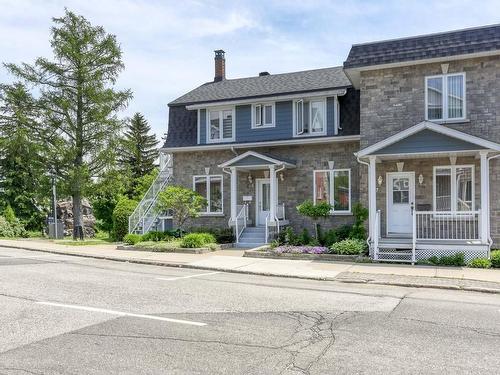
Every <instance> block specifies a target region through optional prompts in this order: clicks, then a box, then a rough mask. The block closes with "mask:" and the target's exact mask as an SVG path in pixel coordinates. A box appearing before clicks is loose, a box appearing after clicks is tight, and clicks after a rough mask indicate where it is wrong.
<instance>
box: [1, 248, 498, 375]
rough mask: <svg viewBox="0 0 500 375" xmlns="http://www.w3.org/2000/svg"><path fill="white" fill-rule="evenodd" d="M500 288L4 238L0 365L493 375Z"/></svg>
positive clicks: (4, 368) (118, 370) (100, 370)
mask: <svg viewBox="0 0 500 375" xmlns="http://www.w3.org/2000/svg"><path fill="white" fill-rule="evenodd" d="M499 350H500V297H498V295H488V294H480V293H471V292H461V291H445V290H427V289H411V288H399V287H389V286H377V285H359V284H342V283H336V282H321V281H311V280H298V279H287V278H274V277H260V276H250V275H241V274H230V273H214V272H208V271H207V272H204V271H199V270H189V269H177V268H166V267H155V266H146V265H137V264H128V263H118V262H112V261H102V260H92V259H87V258H78V257H70V256H60V255H52V254H46V253H37V252H29V251H23V250H11V249H2V248H0V374H377V375H380V374H441V375H442V374H495V373H499V371H500V355H499Z"/></svg>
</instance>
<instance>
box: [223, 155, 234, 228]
mask: <svg viewBox="0 0 500 375" xmlns="http://www.w3.org/2000/svg"><path fill="white" fill-rule="evenodd" d="M231 149H232V147H231ZM222 172H224V173H226V174H228V175H229V177H231V171H230V170H229V169H228V168H227V167H225V168H222ZM231 219H232V217H230V218H229V220H228V222H227V225H228V226H229V227H231Z"/></svg>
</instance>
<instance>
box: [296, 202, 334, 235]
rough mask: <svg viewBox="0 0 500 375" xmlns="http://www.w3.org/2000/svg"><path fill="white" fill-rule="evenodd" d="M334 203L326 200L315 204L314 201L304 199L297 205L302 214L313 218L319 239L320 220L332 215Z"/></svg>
mask: <svg viewBox="0 0 500 375" xmlns="http://www.w3.org/2000/svg"><path fill="white" fill-rule="evenodd" d="M332 208H333V207H332V205H331V204H329V203H326V202H319V203H316V204H314V203H313V202H312V201H304V202H302V203H301V204H300V205H298V206H297V211H298V213H299V214H301V215H302V216H307V217H309V218H311V219H312V220H313V222H314V230H315V232H316V238H317V239H319V223H318V220H319V219H320V218H323V217H328V216H330V212H331V211H332Z"/></svg>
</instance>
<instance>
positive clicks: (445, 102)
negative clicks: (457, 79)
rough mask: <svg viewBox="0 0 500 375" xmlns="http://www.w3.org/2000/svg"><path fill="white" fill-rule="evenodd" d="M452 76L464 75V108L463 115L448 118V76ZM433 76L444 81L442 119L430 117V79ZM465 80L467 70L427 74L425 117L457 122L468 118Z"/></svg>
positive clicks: (437, 120) (435, 120) (438, 120)
mask: <svg viewBox="0 0 500 375" xmlns="http://www.w3.org/2000/svg"><path fill="white" fill-rule="evenodd" d="M451 76H462V77H463V83H464V99H463V104H464V106H463V110H462V114H463V116H462V117H452V118H448V81H447V77H451ZM432 78H441V79H442V82H443V98H442V102H441V104H442V105H443V117H442V118H441V119H429V102H428V95H429V94H428V81H429V79H432ZM466 86H467V85H466V82H465V72H462V73H449V74H438V75H434V76H426V77H425V119H426V120H427V121H433V122H457V121H461V120H466V119H467V87H466Z"/></svg>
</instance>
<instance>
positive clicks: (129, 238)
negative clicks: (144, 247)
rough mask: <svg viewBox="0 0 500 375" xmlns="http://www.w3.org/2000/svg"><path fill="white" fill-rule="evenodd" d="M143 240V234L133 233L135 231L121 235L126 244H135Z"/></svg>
mask: <svg viewBox="0 0 500 375" xmlns="http://www.w3.org/2000/svg"><path fill="white" fill-rule="evenodd" d="M142 240H143V236H141V235H140V234H135V233H129V234H127V235H125V237H123V242H125V243H126V244H127V245H135V244H136V243H138V242H141V241H142Z"/></svg>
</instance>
